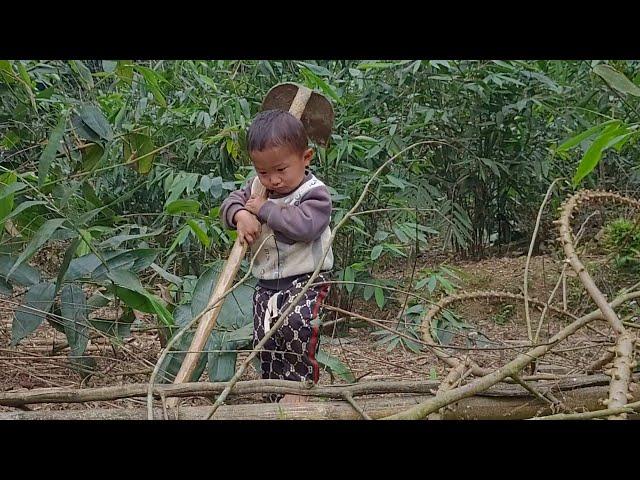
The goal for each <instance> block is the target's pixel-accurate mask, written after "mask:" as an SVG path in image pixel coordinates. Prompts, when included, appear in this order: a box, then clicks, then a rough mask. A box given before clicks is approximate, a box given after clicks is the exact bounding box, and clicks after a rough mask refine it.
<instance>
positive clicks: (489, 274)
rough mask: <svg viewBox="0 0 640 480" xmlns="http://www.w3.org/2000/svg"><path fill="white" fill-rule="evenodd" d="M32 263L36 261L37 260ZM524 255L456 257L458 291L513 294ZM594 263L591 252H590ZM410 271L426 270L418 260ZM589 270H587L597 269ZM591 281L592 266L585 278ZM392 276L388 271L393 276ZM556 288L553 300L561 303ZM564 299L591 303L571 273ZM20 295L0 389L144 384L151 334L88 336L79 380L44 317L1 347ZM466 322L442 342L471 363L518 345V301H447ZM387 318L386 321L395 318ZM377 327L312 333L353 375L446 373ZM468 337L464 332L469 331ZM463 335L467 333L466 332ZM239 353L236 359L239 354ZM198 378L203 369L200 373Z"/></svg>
mask: <svg viewBox="0 0 640 480" xmlns="http://www.w3.org/2000/svg"><path fill="white" fill-rule="evenodd" d="M41 261H42V259H41ZM525 261H526V257H525V256H519V257H515V258H514V257H503V258H491V259H486V260H481V261H461V262H458V263H455V264H453V265H452V263H447V265H448V266H450V267H451V266H453V267H455V268H456V271H457V272H458V276H459V278H460V280H458V281H457V286H458V291H472V290H505V291H508V292H512V293H521V292H522V289H523V274H524V267H525ZM590 261H591V262H592V264H594V265H597V262H598V261H599V259H598V257H593V258H590ZM420 262H422V263H421V264H420V265H419V267H420V268H422V267H431V266H432V265H431V264H432V263H433V258H431V259H430V262H428V261H423V260H420ZM593 262H595V263H593ZM430 263H431V264H430ZM561 268H562V266H561V264H559V262H557V261H556V260H555V259H554V258H553V257H552V256H551V255H540V256H536V257H533V258H532V260H531V265H530V267H529V278H530V283H529V295H530V296H531V297H534V298H537V299H540V300H542V301H546V300H547V299H548V297H549V294H550V293H551V291H552V290H553V289H554V287H555V285H556V281H557V279H558V276H559V275H558V274H559V272H560V270H561ZM400 270H402V269H397V270H395V271H394V270H393V269H389V270H388V271H387V275H388V276H395V275H398V276H402V272H401V271H400ZM597 270H598V269H596V271H597ZM594 276H596V277H597V272H596V274H594ZM396 278H397V277H396ZM562 296H563V294H562V287H560V288H559V289H558V291H557V293H556V296H555V300H554V302H553V303H554V305H556V306H560V307H561V306H562ZM566 296H567V301H568V302H569V306H570V309H571V310H572V311H574V312H575V311H576V310H578V311H589V310H591V309H593V306H592V304H591V302H590V300H589V299H588V298H585V296H584V294H583V293H582V290H581V289H580V287H579V285H578V284H577V281H576V279H575V277H574V276H572V275H568V280H567V292H566ZM20 299H21V298H20V296H17V297H14V298H12V299H8V300H4V299H3V302H2V303H1V304H0V305H1V306H0V391H3V392H7V391H20V390H27V389H33V388H39V387H96V386H107V385H123V384H127V383H138V382H146V381H148V379H149V376H150V373H151V371H152V369H153V367H154V365H155V363H156V361H157V359H158V356H159V354H160V351H161V347H160V342H159V339H158V335H157V332H156V331H153V330H149V331H137V332H135V333H133V334H132V336H131V337H129V338H127V339H125V341H124V342H123V343H122V344H121V345H113V344H112V343H111V342H108V341H104V339H100V338H97V339H95V340H92V341H91V342H90V347H89V353H90V355H92V356H93V357H94V358H95V359H96V361H97V364H98V369H97V372H96V373H95V374H93V375H91V376H90V377H89V378H85V379H82V378H81V376H80V375H79V374H78V373H77V372H76V371H74V370H72V369H71V368H70V367H69V365H68V360H67V354H68V348H63V347H64V344H65V343H66V341H65V338H64V336H63V335H62V334H61V333H59V332H57V331H56V330H55V329H53V328H52V327H51V326H50V325H49V324H48V323H47V322H44V323H43V324H42V325H41V326H40V327H39V328H38V329H37V330H36V332H34V333H33V334H31V335H29V336H28V337H27V338H25V339H24V340H23V341H22V342H21V343H20V345H18V346H17V347H11V346H10V341H11V322H12V319H13V310H14V308H15V306H16V304H18V303H19V302H20ZM451 309H452V310H453V311H455V313H456V314H457V315H458V318H459V319H461V320H462V321H463V322H464V323H465V324H466V325H467V329H466V330H465V331H464V332H463V333H461V334H459V335H455V336H454V337H453V338H452V339H451V343H450V345H452V346H465V345H467V346H469V339H470V338H471V337H472V336H473V335H475V337H473V338H474V339H477V338H478V335H480V338H482V339H484V343H480V344H479V343H477V342H476V343H474V344H473V345H475V346H477V345H481V346H482V345H484V346H485V347H487V346H489V347H497V348H496V349H494V350H491V349H490V348H485V349H483V350H481V351H478V350H477V349H476V350H473V351H471V352H470V354H471V356H472V358H473V359H474V360H475V361H476V362H478V363H479V364H480V365H481V366H485V367H496V368H497V367H498V366H500V365H502V364H504V363H506V362H507V361H509V359H511V358H514V357H515V356H516V355H517V354H518V353H519V352H522V351H524V350H525V348H524V346H523V344H524V343H526V338H527V329H526V323H525V315H524V308H523V305H520V304H519V303H516V302H513V301H511V302H507V303H498V302H495V301H491V302H489V301H485V300H481V301H474V302H465V303H463V304H460V305H454V306H452V307H451ZM352 310H353V311H355V312H357V313H359V314H361V315H364V316H368V317H370V318H375V319H386V320H390V319H391V320H393V319H394V318H396V317H397V307H396V308H395V310H393V309H385V310H383V311H381V310H379V309H378V307H377V306H376V305H375V303H365V302H364V301H363V300H358V301H356V302H354V306H353V308H352ZM530 310H531V318H532V325H533V328H534V330H535V329H537V325H538V319H539V316H540V314H539V310H538V309H537V308H535V306H531V308H530ZM570 321H571V319H570V318H568V317H566V316H564V317H563V316H560V315H557V314H551V313H550V314H548V315H547V318H546V319H545V321H544V323H543V326H542V328H541V329H540V341H544V339H546V338H549V337H550V336H551V335H553V334H554V333H555V332H557V331H558V330H560V329H561V328H563V326H564V325H566V324H567V323H568V322H570ZM396 322H397V320H394V321H393V322H392V324H393V323H396ZM373 330H379V328H378V327H366V326H365V327H363V326H362V322H360V323H357V324H355V323H354V324H353V325H352V326H348V325H347V327H346V328H345V327H343V328H342V329H338V328H335V329H333V333H332V332H331V329H328V330H327V328H325V333H324V334H323V336H322V339H321V349H322V350H323V351H325V352H327V353H329V354H330V355H333V356H335V357H337V358H339V359H340V360H341V361H342V362H343V363H344V364H345V365H347V367H348V368H349V369H350V370H351V372H352V373H353V375H354V376H355V378H356V379H358V380H359V379H364V380H374V379H378V380H379V379H383V378H385V379H403V380H410V379H429V378H432V379H440V378H442V377H443V375H445V374H446V368H445V365H444V364H442V362H439V361H437V359H436V357H435V355H433V354H432V353H430V352H429V351H426V350H425V351H423V352H421V353H418V354H416V353H414V352H412V351H410V350H408V349H406V348H403V347H402V346H398V347H397V348H395V349H393V350H392V351H387V348H386V346H384V345H379V344H377V343H376V340H377V337H376V336H375V335H372V331H373ZM471 334H472V335H471ZM470 335H471V336H470ZM610 339H611V337H610V330H609V327H608V326H607V325H606V324H605V323H604V322H596V323H594V324H593V325H592V327H591V328H590V329H582V330H581V331H580V332H578V333H577V334H575V335H573V336H572V337H570V338H569V339H568V341H566V342H564V343H563V344H562V345H561V346H559V347H558V348H557V349H556V350H555V352H556V353H553V354H550V355H547V356H545V358H544V360H543V361H542V362H540V364H539V366H538V371H539V372H549V373H577V372H580V371H584V369H585V368H586V366H587V365H588V364H589V363H591V362H592V361H594V360H596V359H597V358H598V357H599V356H600V355H601V354H602V353H603V351H604V348H605V347H606V346H607V344H608V343H609V341H610ZM246 355H247V354H246V353H244V352H243V353H241V354H239V360H242V359H244V358H246ZM257 378H259V375H258V373H257V372H256V371H255V370H254V368H253V367H252V366H251V367H249V368H248V370H247V371H246V372H245V373H244V375H243V377H242V380H248V379H257ZM202 379H203V380H206V379H207V377H206V373H205V374H203V377H202ZM332 382H333V383H343V382H345V380H344V379H342V378H340V377H335V378H332V376H331V375H330V374H329V373H328V372H326V371H322V372H321V376H320V384H329V383H332ZM258 401H260V396H259V395H247V396H244V397H231V398H230V399H229V402H228V403H234V402H241V403H250V402H258ZM210 403H211V400H210V399H206V398H204V399H203V398H193V399H186V400H184V401H183V404H184V405H207V404H210ZM144 404H145V401H144V399H126V400H117V401H112V402H90V403H84V404H40V405H33V406H31V407H29V408H31V409H33V410H37V409H54V410H59V409H84V408H97V407H103V408H104V407H120V408H122V407H125V406H128V407H132V406H142V405H144ZM13 410H14V409H13V408H9V407H0V411H13Z"/></svg>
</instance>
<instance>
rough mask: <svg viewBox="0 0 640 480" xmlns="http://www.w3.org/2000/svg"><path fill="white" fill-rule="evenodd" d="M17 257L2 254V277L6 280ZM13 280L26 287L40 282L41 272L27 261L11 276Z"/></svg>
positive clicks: (0, 256)
mask: <svg viewBox="0 0 640 480" xmlns="http://www.w3.org/2000/svg"><path fill="white" fill-rule="evenodd" d="M17 259H18V258H17V257H13V256H10V255H4V254H0V277H2V278H3V279H4V280H6V278H7V276H8V275H9V271H10V270H11V268H12V267H13V265H14V264H15V263H16V260H17ZM11 281H12V282H14V283H17V284H19V285H24V286H25V287H30V286H31V285H35V284H36V283H40V272H39V271H38V270H36V269H35V268H33V267H32V266H30V265H27V264H26V263H24V264H22V265H20V266H19V267H18V268H17V269H15V271H14V272H13V274H12V276H11Z"/></svg>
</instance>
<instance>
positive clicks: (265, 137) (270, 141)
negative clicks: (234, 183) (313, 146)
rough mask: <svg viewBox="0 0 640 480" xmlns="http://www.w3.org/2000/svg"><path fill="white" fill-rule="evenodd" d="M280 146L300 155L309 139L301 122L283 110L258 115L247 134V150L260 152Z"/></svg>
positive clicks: (268, 111)
mask: <svg viewBox="0 0 640 480" xmlns="http://www.w3.org/2000/svg"><path fill="white" fill-rule="evenodd" d="M282 146H287V147H289V148H291V149H292V150H293V151H294V152H296V153H302V152H304V151H305V150H306V149H307V148H308V146H309V138H308V137H307V132H306V131H305V129H304V126H303V125H302V122H301V121H300V120H298V119H297V118H296V117H294V116H293V115H291V114H290V113H289V112H286V111H284V110H266V111H264V112H260V113H258V114H257V115H256V116H255V118H254V119H253V122H251V126H250V127H249V131H248V132H247V150H248V151H249V152H255V151H258V152H262V151H264V150H267V149H269V148H275V147H282Z"/></svg>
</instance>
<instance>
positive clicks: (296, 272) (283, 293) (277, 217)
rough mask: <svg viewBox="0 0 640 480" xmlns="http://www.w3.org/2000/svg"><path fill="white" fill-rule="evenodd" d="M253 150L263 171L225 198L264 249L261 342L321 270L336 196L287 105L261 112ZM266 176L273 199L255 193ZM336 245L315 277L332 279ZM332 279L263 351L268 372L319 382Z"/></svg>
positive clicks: (258, 297) (245, 232)
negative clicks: (320, 320)
mask: <svg viewBox="0 0 640 480" xmlns="http://www.w3.org/2000/svg"><path fill="white" fill-rule="evenodd" d="M247 149H248V151H249V156H250V157H251V161H252V162H253V165H254V167H255V170H256V172H257V177H256V178H253V179H251V180H249V182H248V183H247V184H246V185H245V186H244V188H242V189H240V190H236V191H235V192H232V193H231V194H230V195H229V197H228V198H227V199H226V200H225V201H224V202H223V203H222V207H221V212H220V213H221V217H222V221H223V222H224V224H225V226H226V227H228V228H235V229H237V230H238V236H239V237H240V239H241V240H242V241H244V242H246V243H248V244H249V245H251V250H252V252H251V253H252V254H255V253H256V250H257V249H258V247H259V246H260V245H261V244H262V242H263V240H264V239H265V238H267V237H268V236H269V235H271V234H273V236H272V237H271V238H269V239H268V240H267V241H266V243H265V244H264V246H263V247H262V248H261V249H260V250H259V251H258V253H257V256H256V257H255V260H254V265H253V269H252V273H253V275H254V276H255V277H257V278H258V284H257V286H256V290H255V293H254V297H253V326H254V334H253V344H254V346H255V345H256V344H257V343H258V342H259V341H260V340H261V339H262V338H263V337H264V335H265V332H266V331H268V330H269V329H270V328H271V325H272V324H273V323H275V322H276V321H277V320H278V318H279V316H280V315H279V314H280V312H282V311H283V310H284V309H286V308H287V307H288V306H289V305H290V304H291V302H292V301H293V299H294V298H295V297H296V295H298V293H300V291H301V290H302V287H303V286H304V285H305V283H306V282H307V280H308V279H309V277H310V276H311V273H312V272H313V271H314V270H315V269H316V267H317V266H318V264H319V263H320V261H322V255H323V253H324V250H325V248H327V247H328V246H329V238H330V236H331V229H330V228H329V222H330V219H331V196H330V195H329V191H328V190H327V187H326V186H325V184H324V183H322V182H321V181H320V180H318V179H317V178H316V177H315V176H314V175H313V174H312V173H310V172H309V170H308V168H307V167H308V166H309V163H310V162H311V158H312V157H313V150H312V149H311V148H309V146H308V137H307V134H306V132H305V130H304V127H303V125H302V122H301V121H300V120H298V119H297V118H295V117H294V116H293V115H291V114H290V113H289V112H285V111H283V110H268V111H264V112H261V113H259V114H258V115H257V116H256V117H255V119H254V120H253V122H252V124H251V126H250V127H249V131H248V134H247ZM258 180H259V181H260V182H261V183H262V185H264V187H265V188H266V189H267V195H268V198H267V199H262V198H258V197H257V196H255V195H252V187H253V185H254V184H257V181H258ZM332 267H333V252H332V250H331V247H330V246H329V251H328V253H327V256H326V257H325V259H324V261H323V262H322V267H321V273H320V275H319V276H318V277H317V278H316V280H315V281H314V283H323V282H326V281H327V280H328V273H329V270H330V269H331V268H332ZM328 291H329V285H328V284H323V285H320V286H315V287H311V288H310V289H309V290H307V292H306V293H305V295H304V296H303V298H302V299H301V301H300V302H299V303H298V304H297V305H296V306H295V308H294V309H293V310H292V311H291V313H290V314H289V315H288V316H287V318H286V319H285V321H284V323H283V324H282V325H281V327H280V328H279V329H278V331H276V332H275V334H274V335H273V336H272V337H271V338H270V339H269V340H268V341H267V343H266V344H265V346H264V349H263V351H262V352H260V353H259V358H260V364H261V369H262V378H275V379H282V380H292V381H306V380H312V381H313V382H314V383H317V382H318V376H319V373H320V372H319V366H318V362H317V361H316V358H315V355H316V352H317V351H318V346H319V343H320V338H319V334H320V332H319V327H318V325H317V324H316V322H313V324H312V320H313V319H315V318H316V317H317V316H318V312H319V309H320V306H321V304H322V301H323V300H324V299H325V297H326V296H327V293H328ZM269 399H270V400H271V401H279V400H280V399H282V401H283V403H298V402H303V401H305V399H306V397H304V396H299V395H285V396H284V398H282V396H280V395H270V396H269Z"/></svg>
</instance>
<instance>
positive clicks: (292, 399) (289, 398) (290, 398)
mask: <svg viewBox="0 0 640 480" xmlns="http://www.w3.org/2000/svg"><path fill="white" fill-rule="evenodd" d="M306 402H307V397H305V396H304V395H285V396H284V397H282V400H280V403H291V404H295V403H306Z"/></svg>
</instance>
